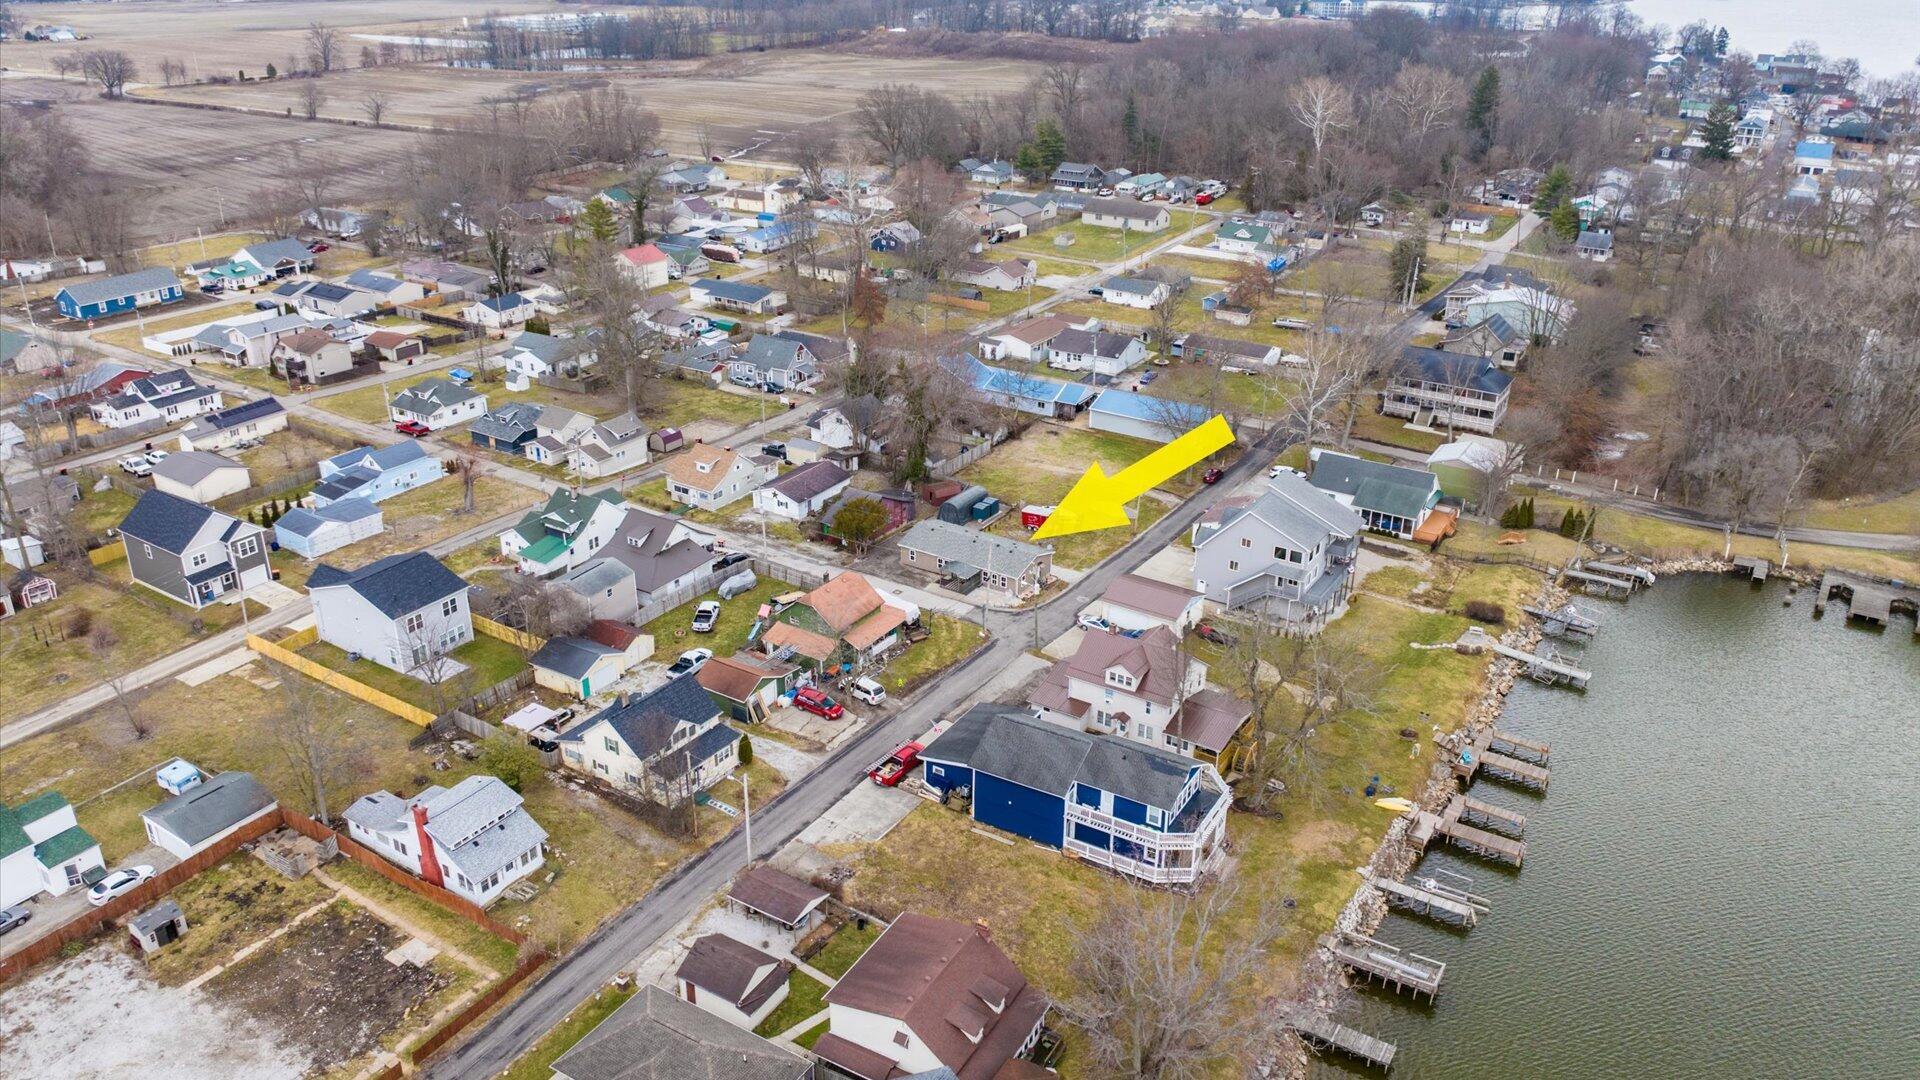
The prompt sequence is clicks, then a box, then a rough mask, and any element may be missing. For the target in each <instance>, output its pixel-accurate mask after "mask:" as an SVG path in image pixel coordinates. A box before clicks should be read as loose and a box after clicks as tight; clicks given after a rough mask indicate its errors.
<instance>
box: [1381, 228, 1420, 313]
mask: <svg viewBox="0 0 1920 1080" xmlns="http://www.w3.org/2000/svg"><path fill="white" fill-rule="evenodd" d="M1409 284H1411V285H1412V288H1411V289H1409V288H1408V285H1409ZM1426 287H1427V234H1426V229H1425V228H1424V226H1423V227H1421V228H1418V229H1415V230H1413V235H1411V236H1403V237H1401V238H1400V239H1399V240H1396V241H1394V244H1393V250H1392V251H1391V252H1390V253H1389V254H1388V255H1387V298H1388V299H1389V300H1405V299H1406V298H1407V294H1408V293H1410V292H1411V293H1413V294H1415V295H1418V294H1419V293H1420V292H1421V291H1423V290H1425V289H1426Z"/></svg>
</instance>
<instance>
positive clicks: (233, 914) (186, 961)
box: [146, 854, 334, 986]
mask: <svg viewBox="0 0 1920 1080" xmlns="http://www.w3.org/2000/svg"><path fill="white" fill-rule="evenodd" d="M168 895H169V896H170V897H171V898H172V899H173V901H174V902H175V903H177V904H179V905H180V911H181V913H182V914H184V915H185V916H186V917H187V925H188V926H189V927H190V928H192V930H193V931H194V932H193V933H190V934H187V935H186V936H185V937H182V938H181V939H180V941H179V942H178V943H177V944H175V945H173V946H171V947H169V948H166V949H162V950H160V951H159V952H157V953H150V954H148V955H147V958H146V960H147V970H148V971H149V972H151V973H152V974H153V976H154V978H156V979H158V980H160V982H161V983H162V984H164V985H167V986H178V985H180V984H181V983H184V982H188V981H190V980H191V979H192V978H193V977H194V976H196V975H198V974H200V973H201V972H202V971H205V970H206V969H207V968H210V967H212V966H213V965H215V964H218V963H223V962H225V961H227V960H229V959H231V958H232V956H233V954H234V953H235V952H238V951H239V950H240V949H241V948H243V947H245V946H247V945H249V944H251V943H253V942H255V941H258V940H260V939H261V938H264V937H266V936H267V935H268V934H270V933H272V932H273V931H274V930H275V929H278V928H279V927H280V926H281V925H282V924H283V923H286V922H290V921H291V920H292V919H293V918H294V916H296V915H299V914H300V913H301V912H303V911H305V910H307V909H308V908H310V907H312V906H313V905H315V904H318V903H320V902H321V901H323V900H329V899H332V897H333V895H334V894H333V891H332V890H330V889H328V888H327V887H326V886H325V885H322V884H320V882H319V881H318V880H317V879H315V878H314V877H313V876H312V875H308V876H307V877H303V878H298V879H294V880H288V879H287V878H284V877H282V876H280V875H279V874H277V873H275V872H274V871H272V870H269V869H267V865H266V864H265V863H263V862H261V861H260V860H258V859H256V858H254V857H253V856H251V855H246V854H234V855H230V856H228V857H227V858H226V859H224V860H222V861H221V862H219V863H216V864H214V865H213V866H210V867H208V868H207V869H205V870H202V871H201V872H199V873H198V874H195V875H194V876H193V877H191V878H188V879H187V880H186V881H185V882H184V883H182V884H181V885H180V887H179V888H176V889H174V890H173V892H171V893H169V894H168Z"/></svg>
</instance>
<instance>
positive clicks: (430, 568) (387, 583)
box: [307, 551, 473, 674]
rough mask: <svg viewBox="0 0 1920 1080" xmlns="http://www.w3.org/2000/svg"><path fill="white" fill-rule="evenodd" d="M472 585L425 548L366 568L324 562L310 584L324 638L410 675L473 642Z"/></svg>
mask: <svg viewBox="0 0 1920 1080" xmlns="http://www.w3.org/2000/svg"><path fill="white" fill-rule="evenodd" d="M468 588H469V586H468V585H467V583H466V581H465V580H464V579H462V578H461V577H460V575H458V574H456V573H454V572H453V571H451V570H449V569H447V568H446V566H445V565H444V564H442V563H441V562H440V560H439V559H436V558H434V557H433V556H432V555H429V554H427V553H426V552H424V551H415V552H409V553H405V554H400V555H389V556H387V557H386V558H384V559H380V560H377V561H375V562H372V563H368V564H367V565H366V566H363V567H361V568H359V569H358V570H340V569H336V568H334V567H331V566H328V565H327V564H325V563H321V564H320V565H319V566H316V567H314V570H313V576H312V577H310V578H308V579H307V593H308V595H310V596H311V597H312V598H313V618H314V622H315V623H316V624H317V625H318V627H319V632H320V640H321V641H324V642H327V643H328V644H330V645H333V646H335V647H337V648H339V649H341V650H342V651H345V652H348V653H354V654H357V655H359V656H363V657H365V658H367V659H368V660H371V661H373V662H374V663H376V664H379V665H381V666H382V667H388V668H392V669H393V670H395V671H398V672H401V673H403V674H415V673H420V672H423V671H425V672H433V671H434V670H435V668H434V665H436V664H438V663H439V662H440V658H441V657H444V656H445V655H446V654H448V653H450V652H452V651H453V650H455V649H457V648H459V647H460V646H462V645H465V644H466V643H467V642H469V641H472V640H473V613H472V611H471V609H470V608H469V607H468V605H467V589H468Z"/></svg>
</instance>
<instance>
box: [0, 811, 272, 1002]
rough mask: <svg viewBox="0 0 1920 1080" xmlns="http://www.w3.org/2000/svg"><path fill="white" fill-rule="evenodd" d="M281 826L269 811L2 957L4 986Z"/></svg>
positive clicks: (0, 981) (0, 977)
mask: <svg viewBox="0 0 1920 1080" xmlns="http://www.w3.org/2000/svg"><path fill="white" fill-rule="evenodd" d="M279 827H280V817H279V816H278V815H275V814H267V815H265V816H264V817H260V818H257V819H255V820H253V821H250V822H248V823H247V824H246V825H244V826H242V827H241V828H240V829H239V830H238V831H236V832H234V833H233V834H232V835H231V836H227V837H225V838H224V839H222V840H220V841H219V842H217V843H215V844H214V845H213V846H212V847H209V848H207V849H206V850H205V851H201V852H199V853H197V854H195V855H194V856H193V857H192V858H189V859H187V860H186V861H185V862H181V863H177V864H175V865H173V866H169V867H167V868H166V869H165V870H162V871H160V872H159V873H158V874H155V875H154V876H153V877H151V878H149V879H147V880H146V881H145V882H144V883H142V884H141V885H140V886H139V887H137V888H135V889H133V890H131V891H130V892H125V893H122V894H120V895H119V896H117V897H115V898H113V899H112V900H109V901H107V902H106V903H104V904H102V905H100V906H99V907H97V908H92V909H90V910H88V911H86V912H84V913H82V914H81V915H80V916H78V917H77V918H75V919H73V920H71V921H70V922H68V923H66V924H65V925H64V926H61V927H60V928H59V929H58V930H55V931H53V932H52V933H50V934H48V935H47V936H46V937H43V938H41V939H39V940H38V941H35V942H33V943H32V944H30V945H28V946H26V947H25V948H23V949H21V950H20V951H19V952H17V953H14V954H13V955H12V956H9V957H7V958H6V959H5V960H0V986H5V985H6V984H7V983H8V982H9V981H11V980H12V979H14V978H16V977H17V976H19V975H20V973H21V972H24V971H26V970H27V969H28V968H30V967H32V966H33V965H35V964H37V963H39V962H40V961H42V960H45V959H47V958H49V957H51V956H53V955H54V954H56V953H58V952H59V951H60V950H61V949H63V948H65V947H66V946H67V944H68V943H70V942H74V941H80V940H83V939H85V938H88V937H92V936H93V934H94V933H95V932H97V931H98V930H99V929H100V928H101V927H102V926H104V925H106V924H107V923H109V922H112V921H113V920H116V919H119V918H121V917H122V916H126V915H131V914H133V913H135V912H137V911H140V910H141V909H143V908H145V907H146V906H147V905H149V904H151V903H153V902H154V901H156V900H158V899H160V898H161V897H162V896H165V895H166V894H167V893H169V892H171V891H173V889H174V888H175V887H177V886H179V885H180V884H181V883H182V882H184V881H186V880H187V879H188V878H191V877H193V876H194V875H195V874H198V873H199V872H200V871H202V870H205V869H206V868H207V867H209V866H212V865H213V864H214V863H217V862H219V861H220V860H222V859H224V858H226V857H227V856H229V855H231V854H233V853H234V852H235V851H238V850H239V849H240V846H241V845H242V844H247V843H251V842H253V841H254V840H258V839H259V838H260V837H262V836H265V835H266V834H267V833H270V832H272V831H273V830H275V829H277V828H279Z"/></svg>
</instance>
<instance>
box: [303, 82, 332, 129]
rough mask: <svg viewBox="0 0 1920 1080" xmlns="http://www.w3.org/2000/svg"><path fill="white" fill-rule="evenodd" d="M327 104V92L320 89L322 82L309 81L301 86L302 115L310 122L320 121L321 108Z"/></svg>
mask: <svg viewBox="0 0 1920 1080" xmlns="http://www.w3.org/2000/svg"><path fill="white" fill-rule="evenodd" d="M326 103H327V92H326V91H325V90H322V89H321V88H320V80H318V79H308V80H306V81H305V82H302V83H301V84H300V114H301V115H302V116H305V117H306V118H307V119H309V120H314V119H318V118H319V116H320V107H321V106H323V105H325V104H326Z"/></svg>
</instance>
